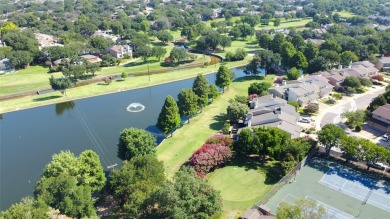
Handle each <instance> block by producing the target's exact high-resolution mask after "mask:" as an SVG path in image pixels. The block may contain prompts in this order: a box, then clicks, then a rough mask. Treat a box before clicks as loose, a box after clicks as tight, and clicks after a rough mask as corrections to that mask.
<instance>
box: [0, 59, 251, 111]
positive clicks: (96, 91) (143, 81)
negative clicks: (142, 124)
mask: <svg viewBox="0 0 390 219" xmlns="http://www.w3.org/2000/svg"><path fill="white" fill-rule="evenodd" d="M249 60H250V57H247V58H246V59H245V60H243V61H237V62H229V63H223V64H225V65H226V66H227V67H229V68H233V67H237V66H242V65H245V64H247V63H248V62H249ZM220 65H221V64H220V63H218V64H216V65H212V66H208V67H206V68H193V69H187V70H180V71H174V72H169V73H163V74H155V75H151V76H150V81H149V79H148V78H149V77H148V76H139V77H133V78H128V79H126V80H125V81H113V82H112V83H111V84H110V85H104V84H103V83H95V84H89V85H85V86H80V87H75V88H72V89H68V90H67V91H66V92H67V96H62V95H61V93H60V92H53V93H47V94H42V95H39V96H37V95H34V96H26V97H21V98H17V99H9V100H3V101H1V102H0V113H5V112H10V111H14V110H20V109H27V108H31V107H37V106H43V105H49V104H54V103H60V102H66V101H70V100H76V99H81V98H86V97H91V96H97V95H104V94H109V93H114V92H120V91H125V90H131V89H136V88H142V87H148V86H153V85H157V84H163V83H168V82H171V81H175V80H183V79H187V78H191V77H195V76H196V75H198V74H208V73H212V72H215V71H217V70H218V68H219V66H220ZM47 83H48V80H47ZM0 84H1V87H2V86H3V85H2V83H0Z"/></svg>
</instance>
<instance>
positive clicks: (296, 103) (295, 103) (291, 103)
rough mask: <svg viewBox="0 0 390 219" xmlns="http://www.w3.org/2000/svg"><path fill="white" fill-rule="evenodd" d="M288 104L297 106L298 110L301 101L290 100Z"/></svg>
mask: <svg viewBox="0 0 390 219" xmlns="http://www.w3.org/2000/svg"><path fill="white" fill-rule="evenodd" d="M288 104H290V105H291V106H293V107H295V110H296V111H297V112H298V110H299V103H298V102H297V101H289V102H288Z"/></svg>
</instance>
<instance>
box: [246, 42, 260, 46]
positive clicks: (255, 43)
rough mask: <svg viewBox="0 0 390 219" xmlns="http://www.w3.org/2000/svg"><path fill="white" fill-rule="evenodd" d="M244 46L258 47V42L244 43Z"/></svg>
mask: <svg viewBox="0 0 390 219" xmlns="http://www.w3.org/2000/svg"><path fill="white" fill-rule="evenodd" d="M245 44H246V45H256V46H258V42H256V41H252V42H246V43H245Z"/></svg>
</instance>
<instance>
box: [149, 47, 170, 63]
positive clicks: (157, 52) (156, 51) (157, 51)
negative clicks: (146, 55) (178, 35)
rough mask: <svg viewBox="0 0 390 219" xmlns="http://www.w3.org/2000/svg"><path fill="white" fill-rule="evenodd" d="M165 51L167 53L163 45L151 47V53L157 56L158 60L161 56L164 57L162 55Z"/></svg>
mask: <svg viewBox="0 0 390 219" xmlns="http://www.w3.org/2000/svg"><path fill="white" fill-rule="evenodd" d="M166 53H167V49H166V48H165V47H162V46H155V47H153V48H152V54H153V56H155V57H156V58H158V61H160V60H161V58H162V57H164V55H165V54H166Z"/></svg>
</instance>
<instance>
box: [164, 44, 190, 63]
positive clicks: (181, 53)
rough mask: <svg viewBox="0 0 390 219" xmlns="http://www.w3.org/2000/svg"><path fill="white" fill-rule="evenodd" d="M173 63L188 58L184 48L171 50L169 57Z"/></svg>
mask: <svg viewBox="0 0 390 219" xmlns="http://www.w3.org/2000/svg"><path fill="white" fill-rule="evenodd" d="M169 57H171V59H172V60H173V61H174V62H180V61H183V60H185V59H187V58H188V53H187V50H186V49H184V48H176V47H175V48H173V49H172V50H171V53H170V55H169Z"/></svg>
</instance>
